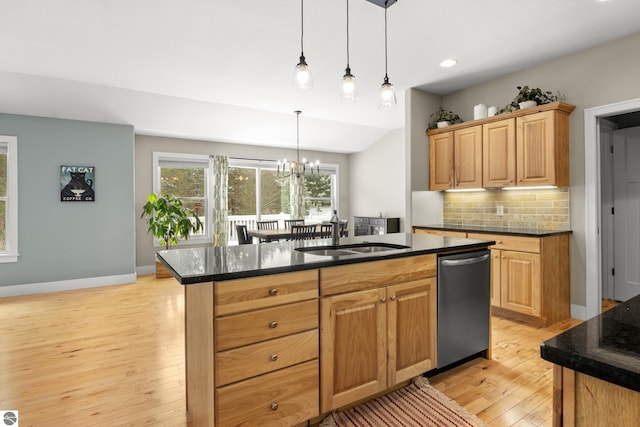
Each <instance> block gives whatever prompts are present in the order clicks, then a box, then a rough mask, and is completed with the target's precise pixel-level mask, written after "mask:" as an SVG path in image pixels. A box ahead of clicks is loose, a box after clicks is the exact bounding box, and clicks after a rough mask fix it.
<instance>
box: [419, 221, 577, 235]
mask: <svg viewBox="0 0 640 427" xmlns="http://www.w3.org/2000/svg"><path fill="white" fill-rule="evenodd" d="M414 227H415V228H421V229H425V230H444V231H463V232H468V233H487V234H508V235H513V236H525V237H546V236H554V235H556V234H567V233H571V230H538V229H537V228H511V227H493V226H485V225H450V224H431V225H414Z"/></svg>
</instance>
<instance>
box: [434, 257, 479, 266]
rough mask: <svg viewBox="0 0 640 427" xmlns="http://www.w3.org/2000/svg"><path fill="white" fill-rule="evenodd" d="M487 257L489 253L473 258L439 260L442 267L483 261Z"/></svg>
mask: <svg viewBox="0 0 640 427" xmlns="http://www.w3.org/2000/svg"><path fill="white" fill-rule="evenodd" d="M488 259H489V254H486V255H482V256H478V257H474V258H462V259H443V260H441V261H440V263H441V265H442V266H443V267H457V266H459V265H471V264H477V263H479V262H483V261H486V260H488Z"/></svg>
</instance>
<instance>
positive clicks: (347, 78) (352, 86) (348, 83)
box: [342, 0, 358, 102]
mask: <svg viewBox="0 0 640 427" xmlns="http://www.w3.org/2000/svg"><path fill="white" fill-rule="evenodd" d="M357 97H358V91H357V87H356V76H354V75H353V74H351V68H350V67H349V0H347V68H346V69H345V70H344V76H342V99H343V100H345V101H352V102H353V101H355V100H356V99H357Z"/></svg>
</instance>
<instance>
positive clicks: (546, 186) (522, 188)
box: [503, 185, 558, 190]
mask: <svg viewBox="0 0 640 427" xmlns="http://www.w3.org/2000/svg"><path fill="white" fill-rule="evenodd" d="M550 188H558V187H557V186H555V185H539V186H537V187H504V188H503V190H548V189H550Z"/></svg>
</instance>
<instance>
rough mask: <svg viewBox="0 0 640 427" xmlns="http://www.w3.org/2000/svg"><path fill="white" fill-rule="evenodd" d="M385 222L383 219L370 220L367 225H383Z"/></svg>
mask: <svg viewBox="0 0 640 427" xmlns="http://www.w3.org/2000/svg"><path fill="white" fill-rule="evenodd" d="M386 223H387V220H386V219H384V218H371V219H369V224H371V225H385V224H386Z"/></svg>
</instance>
